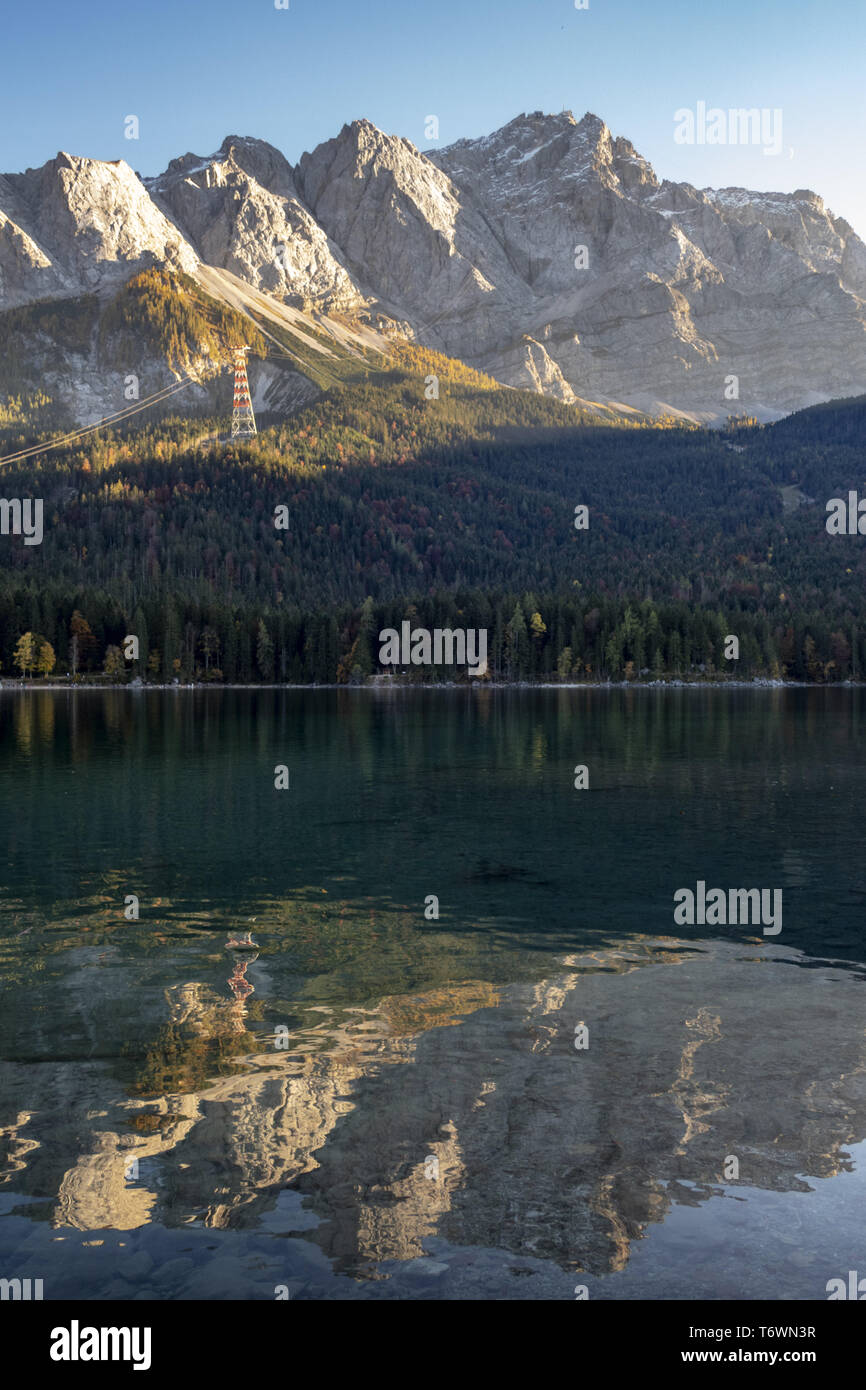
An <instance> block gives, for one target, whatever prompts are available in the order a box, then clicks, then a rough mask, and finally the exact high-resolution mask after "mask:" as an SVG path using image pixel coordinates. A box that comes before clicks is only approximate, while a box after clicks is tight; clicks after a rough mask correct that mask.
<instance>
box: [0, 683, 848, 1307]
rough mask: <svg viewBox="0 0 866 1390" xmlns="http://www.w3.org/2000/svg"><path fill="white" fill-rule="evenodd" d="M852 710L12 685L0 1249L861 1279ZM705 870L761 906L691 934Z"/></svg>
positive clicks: (147, 1263) (594, 1273) (117, 1292)
mask: <svg viewBox="0 0 866 1390" xmlns="http://www.w3.org/2000/svg"><path fill="white" fill-rule="evenodd" d="M864 699H866V692H863V691H860V690H853V689H847V690H841V689H840V690H835V691H828V690H790V691H781V690H777V689H776V690H709V689H690V690H689V689H686V690H665V691H650V690H643V691H641V690H637V691H621V690H617V691H602V690H571V691H563V690H543V691H534V692H530V691H517V690H513V691H498V692H496V691H485V690H469V691H458V690H452V691H441V692H425V691H414V692H412V691H402V692H401V691H383V692H377V691H339V692H338V691H283V692H281V691H260V692H255V691H236V692H232V691H211V692H195V693H194V692H191V691H177V692H153V693H146V692H134V691H130V690H122V691H114V692H98V691H78V692H74V693H73V692H69V693H67V692H64V693H52V692H48V691H46V692H29V693H22V692H16V691H8V690H7V691H0V759H2V762H0V768H2V777H0V825H2V832H0V951H2V960H0V982H2V991H3V992H2V1014H0V1056H2V1063H3V1065H2V1073H0V1078H2V1079H0V1277H6V1278H14V1277H19V1278H42V1279H43V1281H44V1289H45V1297H46V1298H62V1297H70V1296H75V1297H82V1296H84V1297H90V1298H102V1297H117V1298H132V1297H137V1298H169V1297H171V1298H177V1297H180V1298H205V1297H206V1298H230V1297H236V1298H271V1299H272V1298H274V1296H275V1289H276V1288H277V1286H284V1287H285V1289H286V1290H287V1291H288V1292H289V1294H290V1295H291V1297H293V1298H298V1297H300V1298H358V1297H361V1298H364V1297H375V1298H389V1297H397V1298H413V1297H419V1298H487V1297H494V1298H522V1299H532V1298H574V1297H575V1292H574V1291H575V1288H576V1286H580V1285H583V1286H586V1288H587V1289H588V1291H589V1294H590V1297H592V1298H613V1299H617V1298H623V1299H628V1298H724V1297H731V1296H736V1297H747V1298H755V1299H780V1298H814V1299H823V1298H825V1297H826V1292H825V1285H826V1282H827V1280H828V1279H830V1278H836V1277H843V1278H847V1273H848V1271H849V1270H850V1269H858V1268H859V1269H861V1271H862V1272H864V1273H866V1251H864V1248H863V1239H862V1235H861V1231H862V1222H861V1220H860V1217H859V1213H860V1212H861V1211H862V1203H863V1198H864V1195H866V1192H864V1181H863V1173H864V1165H863V1160H864V1156H866V1148H864V1144H863V1140H864V1137H866V1032H864V1018H866V1015H864V973H863V962H864V960H866V942H864V933H866V927H864V923H866V917H864V899H866V870H864V856H863V853H862V839H861V834H860V825H861V818H862V808H863V805H864V800H866V762H864V740H863V734H862V732H861V730H862V726H863V719H862V716H863V712H864ZM578 764H583V765H586V766H587V767H588V769H589V789H588V790H575V788H574V769H575V766H576V765H578ZM277 765H285V766H286V767H287V768H288V769H289V781H290V785H289V788H288V790H277V789H275V786H274V772H275V767H277ZM701 879H702V880H705V881H706V883H707V885H708V887H723V888H726V889H727V888H731V887H742V888H752V887H759V888H768V889H781V890H782V892H783V901H784V914H783V926H782V931H781V932H780V933H779V934H778V935H773V936H770V935H765V934H764V933H763V932H762V930H761V927H760V925H758V926H751V925H746V926H735V927H708V926H704V927H693V928H688V927H686V928H684V927H677V926H675V924H674V918H673V909H674V902H673V894H674V892H675V890H676V889H677V888H680V887H683V886H686V887H691V888H694V887H695V884H696V882H697V881H698V880H701ZM129 895H135V896H136V897H137V898H138V900H139V916H138V918H137V920H135V919H133V920H128V919H127V917H126V916H125V915H124V905H125V901H126V899H127V898H128V897H129ZM430 895H436V897H437V898H438V900H439V917H438V920H436V919H432V918H428V917H425V900H427V899H428V897H429V896H430ZM246 930H250V931H251V932H252V933H253V936H254V940H255V942H256V943H257V952H256V953H254V954H253V955H250V954H249V953H243V952H240V951H238V950H235V949H231V948H227V945H226V943H227V941H228V940H230V939H232V938H233V937H236V936H237V934H238V933H240V932H244V931H246ZM581 1024H585V1025H586V1027H587V1028H588V1030H589V1046H588V1047H587V1048H586V1049H577V1048H576V1047H575V1028H576V1027H578V1026H579V1025H581ZM731 1160H736V1164H738V1165H739V1170H738V1176H736V1177H734V1176H733V1175H732V1174H733V1173H734V1172H735V1166H734V1168H732V1164H731ZM858 1261H859V1264H858Z"/></svg>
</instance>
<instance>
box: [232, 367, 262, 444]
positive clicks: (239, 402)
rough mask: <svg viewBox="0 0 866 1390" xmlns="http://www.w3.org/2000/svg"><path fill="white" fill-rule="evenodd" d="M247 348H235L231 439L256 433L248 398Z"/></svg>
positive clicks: (251, 407)
mask: <svg viewBox="0 0 866 1390" xmlns="http://www.w3.org/2000/svg"><path fill="white" fill-rule="evenodd" d="M248 352H249V348H246V347H242V348H236V349H235V354H234V358H235V403H234V409H233V410H232V439H235V438H244V437H246V436H249V435H253V434H258V430H257V429H256V417H255V415H254V414H253V403H252V401H251V400H250V383H249V381H248V380H247V364H246V359H245V354H246V353H248Z"/></svg>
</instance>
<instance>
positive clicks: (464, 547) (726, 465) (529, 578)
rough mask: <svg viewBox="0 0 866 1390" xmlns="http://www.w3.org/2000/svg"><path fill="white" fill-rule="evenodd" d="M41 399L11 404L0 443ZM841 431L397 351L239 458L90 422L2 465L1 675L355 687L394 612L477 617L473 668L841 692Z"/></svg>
mask: <svg viewBox="0 0 866 1390" xmlns="http://www.w3.org/2000/svg"><path fill="white" fill-rule="evenodd" d="M432 371H437V372H438V373H439V377H437V380H439V379H441V391H440V394H439V397H438V399H427V398H426V395H425V381H429V379H430V373H431V372H432ZM39 405H40V402H35V403H34V402H24V401H22V402H15V401H12V402H10V403H9V405H8V406H7V409H6V411H5V413H4V419H3V421H2V422H0V425H2V428H0V445H2V453H3V454H8V453H11V452H13V451H14V450H15V449H18V448H20V447H22V446H24V445H27V444H30V443H32V442H33V435H32V433H28V431H27V429H25V428H24V427H23V426H22V424H21V423H20V421H19V419H18V418H17V416H16V408H17V407H20V412H21V414H22V416H23V414H24V412H25V410H26V411H29V412H31V414H30V418H31V419H32V411H33V409H34V408H38V406H39ZM864 419H866V402H864V400H863V399H857V400H850V401H841V402H834V403H831V404H829V405H827V406H819V407H815V408H813V409H810V410H807V411H803V412H800V413H799V414H796V415H794V416H790V417H788V418H786V419H785V420H783V421H780V422H779V423H778V424H776V425H770V426H758V425H756V424H755V423H754V422H753V421H748V420H734V419H732V420H731V421H730V422H729V425H728V427H727V428H726V429H723V430H705V429H700V428H697V427H694V426H684V425H680V424H677V423H676V422H675V421H671V420H663V421H658V420H655V421H650V420H647V419H645V418H643V417H635V418H633V419H627V420H626V419H620V420H618V421H611V420H610V419H605V418H603V417H597V416H595V415H592V414H591V413H589V412H585V411H584V412H582V411H580V410H578V409H577V408H575V407H571V406H567V405H564V404H562V403H559V402H556V401H552V400H550V399H547V398H544V397H540V396H534V395H530V394H528V393H524V392H518V391H512V390H507V389H503V388H499V387H497V386H496V384H495V383H493V382H491V381H490V379H489V378H484V377H482V376H481V375H480V374H478V373H473V372H471V371H470V370H469V369H466V368H463V367H462V366H461V364H454V363H449V362H448V361H447V359H444V358H440V357H438V355H437V354H431V353H429V352H422V351H418V350H411V349H407V350H406V351H405V352H404V353H403V354H401V355H400V356H399V357H398V359H397V361H396V363H395V366H394V369H393V370H390V371H384V372H382V371H380V372H377V373H373V374H370V375H368V376H367V377H366V379H364V380H362V381H360V382H356V383H352V384H343V385H339V386H336V387H334V388H333V389H331V390H329V391H327V392H326V393H325V394H324V395H323V396H322V397H321V398H320V399H319V400H318V401H316V402H315V403H314V404H313V405H312V406H309V407H308V408H306V409H305V410H303V411H301V412H300V413H299V414H297V415H296V416H294V417H293V418H292V419H291V420H289V421H288V422H287V421H285V420H284V421H282V422H278V423H270V422H269V421H268V419H267V417H264V418H263V419H262V420H260V427H261V432H260V434H259V436H258V437H257V438H256V439H255V440H251V441H245V442H244V443H242V444H238V445H234V446H233V445H231V444H230V443H228V442H226V441H224V440H223V441H220V439H219V437H218V430H219V427H220V425H221V424H222V427H223V428H224V422H219V421H201V420H197V421H190V420H188V419H185V420H181V419H175V420H162V421H159V422H157V423H153V424H151V425H150V426H147V427H145V428H143V429H137V430H135V431H132V432H128V433H123V432H112V431H107V430H105V431H101V432H99V433H98V434H97V435H95V436H94V435H91V436H89V437H88V438H87V439H85V440H84V441H82V442H81V443H79V444H77V445H73V446H70V447H67V448H65V449H57V450H54V451H51V452H45V453H41V454H39V455H37V456H36V457H35V458H31V459H28V460H25V461H24V462H21V463H14V462H13V463H10V464H7V465H5V467H4V478H3V483H4V486H3V494H4V496H5V497H7V498H10V497H21V498H23V497H28V496H32V497H41V498H43V499H44V528H45V531H44V540H43V542H42V544H41V545H38V546H27V545H25V544H24V543H23V540H22V539H21V538H18V537H14V536H11V535H9V536H4V537H3V540H2V544H3V547H4V563H3V566H2V569H0V662H2V667H0V678H4V679H9V678H20V677H21V676H22V675H27V676H28V677H30V676H33V677H35V678H37V679H43V680H44V679H51V680H57V679H61V680H66V679H72V678H74V679H76V680H83V681H100V682H102V681H108V682H112V681H113V682H122V681H129V680H134V679H141V680H143V681H149V682H155V683H164V682H166V681H173V680H178V681H181V682H187V681H192V680H195V681H205V682H217V683H220V682H226V683H232V682H240V683H247V682H272V681H287V682H315V683H323V682H335V681H336V682H358V681H362V680H364V679H365V678H367V677H369V676H370V675H371V674H374V673H375V672H377V670H378V669H379V665H378V650H379V642H378V634H379V632H380V631H382V630H383V629H385V628H389V627H398V628H399V626H400V623H401V622H402V621H404V620H405V619H407V618H408V619H410V620H411V621H412V623H413V624H414V625H417V626H421V627H427V628H434V627H446V628H455V627H462V628H486V629H487V631H488V643H489V662H490V673H489V677H488V678H490V679H502V680H545V681H551V680H561V681H567V680H571V681H574V680H579V681H595V680H614V681H620V680H629V681H642V680H643V681H648V680H654V679H685V680H689V679H715V678H737V679H752V678H755V677H763V678H770V679H789V680H798V681H812V682H837V681H843V680H847V679H852V678H853V679H857V678H858V677H860V676H861V675H862V674H863V672H864V671H866V622H864V616H866V615H864V594H866V583H864V580H866V564H864V558H863V544H864V542H863V539H862V538H861V537H860V536H858V535H853V536H851V535H829V534H828V533H827V530H826V526H825V521H826V504H827V501H828V500H829V499H830V498H832V497H847V494H848V492H849V490H852V489H853V490H856V489H858V488H860V490H861V492H864V491H866V479H864V472H866V469H864V465H863V461H862V451H861V450H860V448H859V443H858V441H859V440H860V439H862V434H863V425H864ZM31 428H32V426H31ZM49 437H50V436H48V435H46V436H45V438H46V439H47V438H49ZM576 508H586V509H587V510H586V513H585V517H586V520H585V524H584V526H583V528H582V529H577V528H576V525H575V520H576ZM130 634H133V635H135V636H136V637H137V638H138V647H139V654H138V657H137V659H132V660H130V659H127V657H126V656H125V654H124V650H125V649H124V643H125V639H126V638H127V637H128V636H129V635H130ZM730 635H735V636H736V637H737V638H738V642H739V659H738V660H731V659H728V658H726V656H725V640H726V638H727V637H728V636H730ZM52 658H53V660H52ZM403 675H404V678H406V679H416V680H421V679H423V680H431V679H433V680H437V679H441V680H445V679H453V678H454V677H455V671H454V668H452V667H449V668H442V669H438V670H437V669H435V668H434V669H432V670H431V669H430V668H429V667H425V668H417V667H414V668H407V670H406V671H405V672H404V673H403ZM458 678H459V679H465V678H466V677H465V673H460V674H459V676H458Z"/></svg>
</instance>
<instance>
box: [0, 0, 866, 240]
mask: <svg viewBox="0 0 866 1390" xmlns="http://www.w3.org/2000/svg"><path fill="white" fill-rule="evenodd" d="M3 9H4V14H3V21H2V31H0V33H2V37H0V52H2V64H3V65H2V73H3V76H2V84H0V131H2V135H0V169H2V170H4V171H15V170H19V169H24V168H26V167H27V166H28V165H37V164H41V163H43V162H44V161H45V160H46V159H48V158H51V157H52V156H53V155H55V154H56V153H57V151H58V150H59V149H65V150H68V151H70V152H71V153H74V154H87V155H91V156H93V157H96V158H102V159H117V158H123V159H126V160H127V161H128V162H129V163H130V164H131V165H132V166H133V168H136V169H138V170H140V172H142V173H143V174H152V173H157V172H158V171H159V170H161V169H162V168H164V167H165V165H166V164H167V163H168V160H169V159H170V158H172V157H173V156H174V155H177V154H182V153H184V152H186V151H187V150H193V151H195V152H196V153H199V154H208V153H210V152H212V151H213V150H214V149H215V148H217V147H218V146H219V144H220V143H221V141H222V139H223V137H224V136H225V135H227V134H240V135H257V136H260V137H261V138H262V139H265V140H269V141H271V142H272V143H273V144H275V145H277V146H278V147H279V148H280V149H282V150H283V151H284V153H285V154H286V155H287V157H288V158H289V159H290V160H292V161H293V162H294V161H296V160H297V159H298V157H299V156H300V155H301V153H302V152H303V151H304V150H306V149H311V148H312V147H313V146H315V145H316V144H317V143H318V142H319V141H321V140H324V139H327V138H328V137H329V136H331V135H334V134H336V133H337V131H338V130H339V129H340V127H341V126H342V125H343V123H344V122H346V121H349V120H352V119H354V118H355V117H359V116H367V117H368V118H369V119H370V120H372V121H374V122H375V124H376V125H378V126H380V127H382V129H384V130H386V131H388V132H390V133H394V134H399V135H405V136H407V137H408V138H409V139H410V140H412V141H413V142H414V143H415V144H416V145H418V146H419V148H421V149H424V148H427V147H429V145H430V144H431V142H430V141H427V140H425V137H424V121H425V117H426V116H428V115H432V114H435V115H437V116H438V118H439V122H440V140H439V142H438V143H439V144H447V143H449V142H450V141H452V140H456V139H459V138H460V137H461V136H464V135H469V136H475V135H482V134H487V133H488V132H489V131H491V130H494V129H496V127H497V126H500V125H503V124H504V123H505V122H506V121H508V120H510V119H511V118H512V117H513V116H515V115H517V114H519V113H520V112H521V111H534V110H544V111H559V110H562V109H563V107H568V108H569V109H571V110H573V111H574V113H575V115H576V116H578V117H580V116H581V115H582V114H583V113H584V111H587V110H589V111H594V112H595V113H596V114H597V115H599V116H601V117H602V118H603V119H604V120H605V121H606V122H607V124H608V125H609V126H610V127H611V129H612V130H613V132H614V134H618V135H626V136H627V137H628V138H629V139H631V140H632V141H633V143H634V144H635V146H636V147H637V148H638V150H639V151H640V152H641V153H642V154H644V155H645V156H646V157H647V158H648V159H650V160H651V162H652V163H653V165H654V166H655V169H656V172H657V173H658V174H659V176H660V177H665V176H667V177H670V178H675V179H687V180H688V181H689V182H691V183H694V184H696V185H697V186H698V187H703V186H706V185H712V186H724V185H728V184H741V185H744V186H746V187H751V188H758V189H763V188H766V189H780V190H787V191H790V190H793V189H794V188H800V187H805V188H812V189H814V190H815V191H816V192H818V193H820V194H821V195H822V196H823V197H824V199H825V201H826V202H827V204H828V205H829V206H830V207H831V208H832V210H833V211H834V212H835V213H837V214H839V215H841V216H843V217H846V218H847V219H848V220H849V221H850V222H851V223H852V224H853V225H854V227H855V228H856V229H857V231H858V232H859V233H860V235H861V236H863V237H864V238H866V172H864V150H866V99H864V89H866V3H864V0H718V2H717V3H714V0H590V2H589V9H588V10H577V9H575V7H574V0H459V3H458V0H290V8H289V9H288V10H278V9H276V8H275V5H274V3H273V0H234V3H229V0H172V3H168V0H139V3H128V2H126V0H78V2H77V3H69V0H24V2H23V3H16V4H12V3H10V4H7V5H5V6H4V7H3ZM699 101H703V102H706V104H707V106H708V107H714V106H715V107H722V108H724V109H726V110H727V109H728V108H730V107H740V106H745V107H753V106H756V107H767V108H771V109H772V108H777V107H778V108H781V109H782V112H783V152H782V154H780V155H778V156H765V155H764V154H763V153H762V150H761V148H760V147H752V146H748V145H706V144H704V145H697V144H696V145H691V146H690V145H682V144H677V143H675V141H674V138H673V132H674V119H673V115H674V111H675V110H677V109H678V108H682V107H687V108H692V109H695V108H696V106H697V103H698V102H699ZM130 114H132V115H136V116H138V118H139V121H140V139H139V140H138V141H132V140H126V139H125V138H124V133H123V131H124V126H123V121H124V117H125V116H127V115H130Z"/></svg>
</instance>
